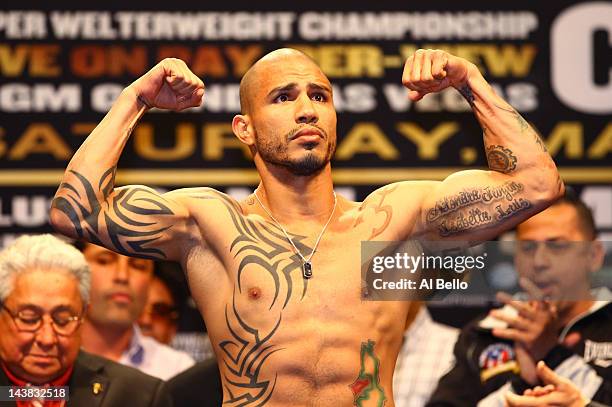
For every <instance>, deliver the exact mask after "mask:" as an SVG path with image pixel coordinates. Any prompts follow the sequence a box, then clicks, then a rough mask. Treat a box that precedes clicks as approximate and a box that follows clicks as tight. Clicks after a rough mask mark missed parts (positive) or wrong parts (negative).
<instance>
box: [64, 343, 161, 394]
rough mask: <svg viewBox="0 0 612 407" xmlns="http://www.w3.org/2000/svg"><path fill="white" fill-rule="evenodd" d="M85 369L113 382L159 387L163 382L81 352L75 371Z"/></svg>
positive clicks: (136, 370)
mask: <svg viewBox="0 0 612 407" xmlns="http://www.w3.org/2000/svg"><path fill="white" fill-rule="evenodd" d="M79 368H81V369H82V368H84V369H87V370H90V371H92V372H94V373H97V374H102V375H105V376H107V377H109V378H110V379H111V380H116V379H120V380H129V381H137V382H138V383H139V384H140V383H145V384H146V383H148V384H150V385H151V386H158V385H159V384H160V383H161V382H162V381H161V380H160V379H158V378H156V377H153V376H150V375H148V374H146V373H143V372H141V371H140V370H138V369H135V368H133V367H130V366H126V365H123V364H121V363H117V362H115V361H112V360H110V359H106V358H103V357H101V356H98V355H94V354H92V353H88V352H85V351H80V352H79V356H78V357H77V359H76V362H75V369H79Z"/></svg>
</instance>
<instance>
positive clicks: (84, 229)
mask: <svg viewBox="0 0 612 407" xmlns="http://www.w3.org/2000/svg"><path fill="white" fill-rule="evenodd" d="M69 172H70V173H71V174H72V175H73V177H71V178H73V179H71V180H70V182H64V183H62V184H61V185H60V187H59V190H58V193H57V196H56V198H55V199H54V200H53V203H52V207H53V208H55V209H57V210H59V211H61V212H63V213H64V214H66V216H67V217H68V219H69V220H70V222H71V224H72V226H73V227H74V229H75V231H76V235H77V237H78V238H84V239H86V240H88V241H90V242H92V243H94V244H97V245H104V244H103V241H105V240H107V239H108V240H110V242H111V244H112V249H114V250H115V251H117V252H119V253H122V254H125V255H137V256H139V257H144V258H150V259H165V258H166V254H165V253H164V252H163V251H162V250H160V249H158V248H154V247H150V246H149V244H150V243H152V242H155V241H157V240H159V239H160V238H161V237H162V234H163V233H164V232H165V231H166V230H168V229H169V228H171V227H172V225H171V224H170V222H163V220H162V219H163V218H164V217H165V216H170V215H174V213H173V212H172V210H171V209H170V207H169V205H168V202H167V201H166V200H165V199H164V198H163V197H162V196H160V195H159V194H157V193H155V192H154V191H153V190H152V189H149V188H146V187H139V186H135V187H131V188H124V189H122V190H121V191H120V192H119V193H117V194H116V195H114V196H113V197H112V198H111V199H109V197H110V196H111V192H112V191H113V186H114V183H115V174H116V167H115V166H113V167H111V168H109V169H107V170H106V171H105V172H104V173H103V174H102V176H101V177H100V179H99V180H98V181H97V182H96V183H92V182H91V181H90V180H88V179H87V178H86V177H85V176H84V175H83V174H81V173H79V172H77V171H74V170H69ZM145 217H146V219H147V220H144V219H145ZM150 219H158V220H159V221H158V222H156V221H151V220H150ZM168 219H170V218H168Z"/></svg>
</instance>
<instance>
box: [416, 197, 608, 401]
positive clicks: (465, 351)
mask: <svg viewBox="0 0 612 407" xmlns="http://www.w3.org/2000/svg"><path fill="white" fill-rule="evenodd" d="M596 236H597V233H596V230H595V226H594V221H593V215H592V213H591V211H590V209H589V208H588V207H587V206H586V205H585V204H584V203H583V202H582V201H580V200H579V199H578V198H577V197H576V196H575V195H574V194H573V193H572V192H571V190H570V191H568V192H567V193H566V195H565V196H564V197H563V198H562V199H560V200H559V201H557V202H556V203H555V204H554V205H553V206H551V207H550V208H548V209H546V210H544V211H543V212H541V213H539V214H537V215H535V216H533V217H532V218H530V219H527V220H526V221H524V222H523V223H521V224H519V225H518V226H517V229H516V237H517V240H518V241H517V244H516V246H517V248H516V252H515V255H514V262H515V267H516V270H517V272H518V275H519V277H520V279H521V281H522V285H523V287H524V288H525V287H526V283H525V282H524V281H525V280H527V281H529V282H530V284H531V285H532V286H533V287H531V291H538V292H539V294H540V295H541V297H540V300H530V301H527V300H520V299H517V298H511V297H510V296H508V295H501V296H499V299H500V300H501V301H502V302H504V303H505V306H504V307H503V308H501V309H495V310H492V311H491V312H490V314H489V316H488V317H487V318H484V319H483V318H479V319H478V320H476V321H474V322H472V323H470V324H468V325H467V326H466V327H465V328H464V329H463V330H462V332H461V335H460V336H459V339H458V340H457V343H456V345H455V349H454V354H455V358H456V364H455V366H454V368H453V369H452V370H451V371H450V372H449V373H448V374H446V375H445V376H444V377H442V379H440V382H439V384H438V388H437V389H436V391H435V392H434V394H433V396H432V398H431V399H430V401H429V403H428V404H427V406H431V407H434V406H436V407H438V406H470V407H473V406H476V405H478V406H500V407H501V406H504V405H505V403H506V394H508V392H512V393H515V394H523V392H524V391H525V390H526V389H528V388H533V387H534V386H538V385H539V384H540V380H541V379H540V377H539V376H538V372H537V368H536V364H537V362H538V361H540V360H543V361H545V362H546V364H547V365H548V366H550V368H551V369H553V370H554V372H555V374H557V375H559V376H562V377H565V378H568V379H570V380H571V381H572V382H573V383H574V385H575V386H576V387H577V388H578V389H579V390H580V392H581V394H582V395H583V396H584V397H585V398H587V399H592V400H594V401H596V402H601V403H607V404H610V403H612V351H611V350H612V303H611V302H610V298H611V296H612V295H611V294H612V293H611V292H610V290H608V288H607V287H599V288H595V289H592V288H591V276H592V275H593V273H595V272H597V271H598V270H599V269H600V268H601V267H602V264H603V258H604V249H603V245H602V243H601V242H600V241H599V240H597V238H596ZM546 298H548V299H546Z"/></svg>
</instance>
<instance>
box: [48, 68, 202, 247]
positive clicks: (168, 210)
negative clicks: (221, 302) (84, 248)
mask: <svg viewBox="0 0 612 407" xmlns="http://www.w3.org/2000/svg"><path fill="white" fill-rule="evenodd" d="M203 95H204V84H203V83H202V81H201V80H200V79H199V78H198V77H197V76H195V75H194V74H193V73H192V72H191V71H190V70H189V68H187V65H185V63H184V62H183V61H181V60H178V59H164V60H163V61H161V62H160V63H159V64H157V65H156V66H155V67H153V68H152V69H151V70H150V71H149V72H147V73H146V74H145V75H143V76H142V77H140V78H139V79H137V80H136V81H135V82H134V83H132V84H131V85H130V86H128V87H127V88H125V89H124V90H123V91H122V92H121V95H120V96H119V98H118V99H117V101H116V102H115V103H114V105H113V107H112V108H111V110H110V111H109V112H108V113H107V114H106V116H105V117H104V119H103V120H102V121H101V122H100V123H99V124H98V126H97V127H96V128H95V129H94V131H93V132H92V133H91V134H90V135H89V137H87V139H86V140H85V142H84V143H83V145H82V146H81V147H80V148H79V149H78V151H77V152H76V153H75V155H74V156H73V157H72V160H70V163H69V164H68V168H66V172H65V173H64V177H63V179H62V183H61V184H60V186H59V189H58V190H57V192H56V194H55V197H54V199H53V203H52V205H51V213H50V219H51V224H52V225H53V227H54V228H55V229H57V230H58V231H59V232H61V233H63V234H65V235H68V236H71V237H73V238H83V239H85V240H88V241H90V242H92V243H95V244H99V245H102V246H105V247H108V248H109V249H111V250H114V251H117V252H120V253H123V254H127V255H136V256H140V257H149V258H155V259H173V258H177V256H178V253H177V252H176V250H177V249H176V247H177V246H178V245H176V244H174V245H172V244H171V242H172V241H173V240H175V239H176V238H178V237H180V236H181V234H184V233H186V229H187V219H188V218H189V213H188V210H187V209H186V207H185V206H184V205H183V204H182V203H181V198H180V194H179V193H168V194H163V195H161V194H159V193H157V192H156V191H154V190H153V189H151V188H148V187H144V186H127V187H121V188H115V185H114V183H115V172H116V167H117V161H118V160H119V157H120V155H121V152H122V151H123V148H124V146H125V144H126V142H127V140H128V138H129V136H130V134H131V132H132V129H133V128H134V126H135V125H136V123H137V122H138V120H139V119H140V117H142V115H143V114H144V113H145V112H146V111H147V110H148V109H150V108H152V107H157V108H161V109H169V110H176V111H179V110H183V109H186V108H188V107H193V106H199V105H200V104H201V102H202V96H203ZM175 243H176V241H175Z"/></svg>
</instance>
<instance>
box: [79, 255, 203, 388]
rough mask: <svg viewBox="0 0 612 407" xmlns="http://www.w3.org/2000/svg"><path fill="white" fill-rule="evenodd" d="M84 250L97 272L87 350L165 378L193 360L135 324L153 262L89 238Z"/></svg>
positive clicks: (85, 340) (86, 325)
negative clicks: (118, 251) (106, 247)
mask: <svg viewBox="0 0 612 407" xmlns="http://www.w3.org/2000/svg"><path fill="white" fill-rule="evenodd" d="M82 251H83V254H84V255H85V258H86V259H87V262H88V263H89V266H90V268H91V276H92V281H91V304H90V307H89V311H88V313H87V316H86V318H85V321H84V323H83V345H82V346H83V349H85V350H86V351H88V352H91V353H94V354H97V355H100V356H103V357H106V358H108V359H111V360H114V361H117V362H119V363H122V364H125V365H128V366H132V367H135V368H137V369H139V370H141V371H143V372H145V373H147V374H150V375H151V376H155V377H159V378H160V379H162V380H167V379H169V378H170V377H172V376H174V375H176V374H177V373H180V372H182V371H183V370H185V369H187V368H188V367H190V366H191V365H193V363H194V361H193V359H192V358H191V357H190V356H189V355H187V354H186V353H184V352H180V351H177V350H175V349H172V348H171V347H169V346H167V345H164V344H161V343H159V342H157V341H156V340H154V339H153V338H149V337H145V336H143V335H142V333H141V331H140V328H139V327H138V324H137V323H136V321H137V320H138V317H139V316H140V315H141V314H142V311H143V309H144V307H145V303H146V301H147V295H148V292H149V285H150V284H151V279H152V277H153V267H154V265H153V262H152V261H151V260H147V259H138V258H133V257H127V256H122V255H120V254H117V253H115V252H113V251H110V250H108V249H105V248H103V247H100V246H96V245H94V244H89V243H87V244H85V245H83V246H82Z"/></svg>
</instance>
